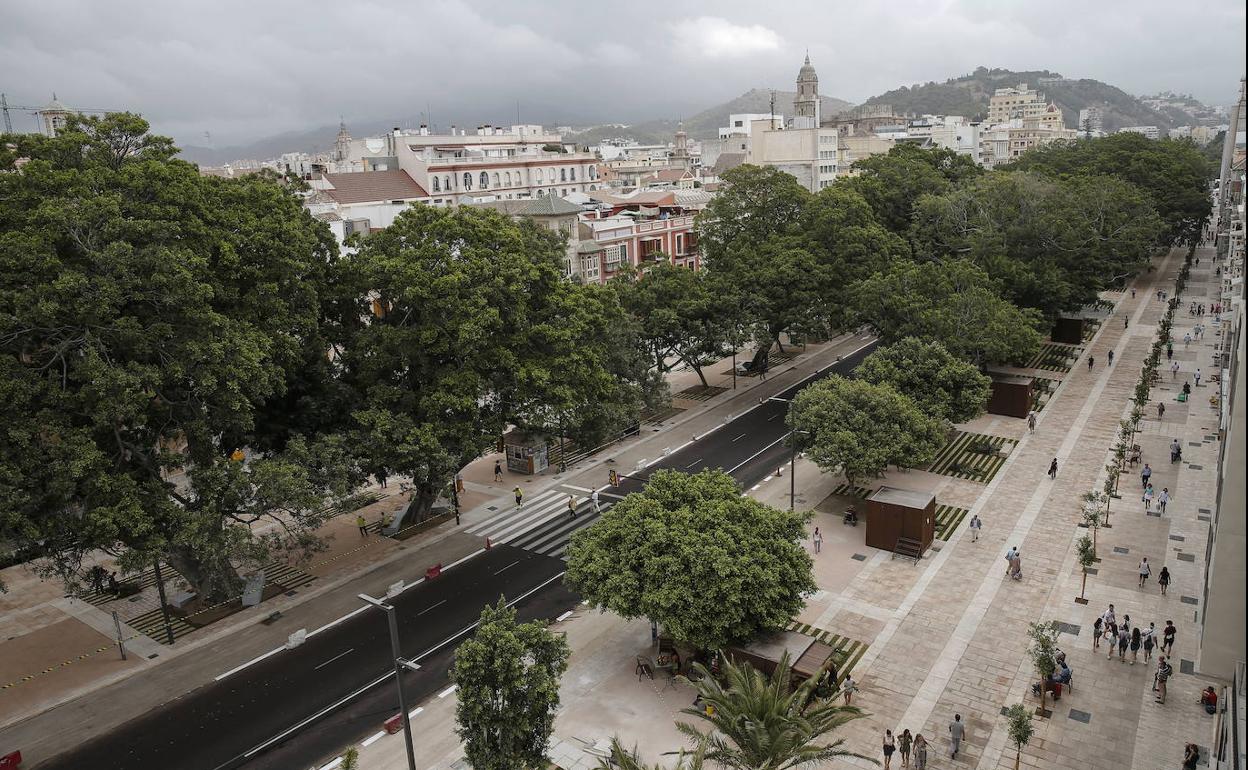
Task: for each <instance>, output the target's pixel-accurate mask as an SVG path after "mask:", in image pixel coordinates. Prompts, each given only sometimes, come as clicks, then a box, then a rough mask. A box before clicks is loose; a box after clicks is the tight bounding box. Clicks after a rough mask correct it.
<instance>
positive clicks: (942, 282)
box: [851, 259, 1043, 366]
mask: <svg viewBox="0 0 1248 770" xmlns="http://www.w3.org/2000/svg"><path fill="white" fill-rule="evenodd" d="M851 296H852V298H853V303H854V307H855V309H856V311H857V313H858V316H859V317H860V319H861V320H862V321H863V322H865V323H867V324H869V325H870V326H871V327H872V328H874V329H875V331H876V333H877V334H879V335H880V339H881V341H882V342H883V343H884V344H886V345H891V344H893V343H895V342H897V341H899V340H901V339H904V338H906V337H917V338H919V339H922V340H931V341H935V342H939V343H941V344H942V345H944V346H945V348H946V349H947V350H948V351H949V352H950V353H952V354H953V355H955V356H958V357H959V358H963V359H966V360H969V361H971V362H972V363H974V364H976V365H978V366H984V365H986V364H988V363H989V362H1008V361H1012V360H1015V359H1019V358H1024V359H1025V358H1026V357H1029V356H1031V355H1032V354H1033V353H1034V352H1035V351H1036V350H1038V349H1039V347H1040V343H1041V340H1042V339H1043V337H1042V336H1041V334H1040V331H1039V330H1040V328H1041V326H1042V322H1041V317H1040V314H1039V313H1038V312H1037V311H1035V310H1030V309H1028V310H1021V309H1019V308H1017V307H1014V306H1013V305H1011V304H1010V303H1009V302H1008V301H1006V300H1005V299H1003V298H1002V297H1001V296H1000V294H999V290H998V284H997V283H996V282H995V281H993V280H992V279H991V278H990V277H989V276H988V274H987V273H986V272H984V270H982V269H981V268H979V267H976V266H975V265H973V264H972V263H971V262H969V261H967V260H965V259H956V260H949V261H944V262H922V263H916V262H907V261H897V262H894V263H893V264H892V265H890V266H889V268H888V270H887V271H884V272H880V273H876V274H875V275H873V276H872V277H870V278H868V279H867V280H865V281H862V282H861V283H859V284H858V285H857V286H856V287H854V289H853V291H852V295H851Z"/></svg>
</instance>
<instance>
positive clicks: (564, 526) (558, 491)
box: [465, 487, 616, 558]
mask: <svg viewBox="0 0 1248 770" xmlns="http://www.w3.org/2000/svg"><path fill="white" fill-rule="evenodd" d="M569 495H574V496H575V497H576V502H577V505H576V515H575V516H572V515H570V514H569V513H568V497H569ZM601 497H602V498H606V497H607V496H606V495H605V494H604V495H601ZM611 497H616V495H612V496H611ZM613 505H615V502H614V501H613V500H609V499H602V500H600V501H599V503H598V510H597V511H594V506H593V503H591V502H590V499H589V496H588V495H586V494H584V493H583V492H582V491H581V490H580V488H573V491H568V490H567V489H563V488H560V487H556V488H554V489H548V490H546V491H545V492H540V493H538V494H536V495H534V496H533V497H532V498H526V499H525V500H524V505H522V506H520V507H519V508H517V507H515V506H509V507H508V509H507V510H505V511H500V512H498V513H496V514H494V515H493V516H491V517H490V518H489V519H487V520H485V521H483V522H480V523H478V524H474V525H472V526H470V527H468V528H467V530H465V531H466V532H468V533H469V534H472V535H477V536H479V537H488V538H489V539H490V542H491V543H492V544H494V545H502V544H504V543H505V544H507V545H511V546H515V547H516V548H524V549H525V550H528V551H533V552H535V553H540V554H543V555H545V556H554V557H556V558H562V557H563V555H564V552H565V551H566V550H567V547H568V540H569V539H570V538H571V537H572V533H573V532H575V531H577V530H578V529H581V528H583V527H587V526H589V525H590V524H592V523H594V522H595V521H596V520H597V519H598V517H599V516H600V515H602V514H603V513H604V512H606V511H607V510H608V509H610V508H611V506H613Z"/></svg>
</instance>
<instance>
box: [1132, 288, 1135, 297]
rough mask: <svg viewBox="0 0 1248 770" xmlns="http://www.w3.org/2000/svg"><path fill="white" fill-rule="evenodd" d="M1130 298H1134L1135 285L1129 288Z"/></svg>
mask: <svg viewBox="0 0 1248 770" xmlns="http://www.w3.org/2000/svg"><path fill="white" fill-rule="evenodd" d="M1131 299H1135V287H1132V288H1131Z"/></svg>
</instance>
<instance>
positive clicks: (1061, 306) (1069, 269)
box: [914, 172, 1162, 318]
mask: <svg viewBox="0 0 1248 770" xmlns="http://www.w3.org/2000/svg"><path fill="white" fill-rule="evenodd" d="M1161 231H1162V224H1161V221H1160V219H1158V217H1157V215H1156V214H1155V213H1154V212H1153V208H1152V206H1151V205H1150V203H1149V201H1148V199H1147V198H1146V197H1145V196H1144V195H1143V194H1141V193H1140V192H1139V191H1138V190H1137V189H1136V188H1135V187H1133V186H1132V185H1130V184H1128V183H1126V182H1124V181H1122V180H1121V179H1118V178H1117V177H1106V176H1082V175H1080V176H1075V177H1073V178H1070V179H1058V180H1054V179H1048V178H1045V177H1042V176H1038V175H1035V174H1024V173H1007V172H994V173H991V174H985V175H983V176H981V177H979V178H977V179H975V180H973V181H971V182H970V183H968V184H965V185H963V186H961V187H959V188H958V189H957V190H955V191H953V192H951V193H949V194H947V195H943V196H931V197H927V198H924V199H923V200H922V201H920V203H919V205H918V208H917V211H916V214H915V224H914V237H915V241H916V250H917V252H918V253H919V255H920V256H922V257H924V258H926V259H945V258H952V257H965V258H968V259H970V260H971V261H973V262H974V263H975V264H977V265H979V266H980V267H982V268H983V269H984V270H985V271H987V273H988V274H989V275H991V276H992V277H994V278H995V279H997V280H998V281H1000V284H1001V286H1002V287H1003V290H1004V291H1003V293H1004V295H1005V296H1006V297H1007V298H1009V299H1011V300H1012V301H1013V302H1014V303H1015V304H1017V305H1020V306H1022V307H1033V308H1037V309H1039V310H1041V311H1042V312H1043V313H1044V314H1045V315H1046V316H1047V317H1049V318H1054V317H1056V316H1057V315H1059V314H1060V313H1061V312H1063V311H1073V310H1077V309H1079V308H1080V307H1082V306H1083V305H1086V304H1088V303H1090V302H1093V301H1095V300H1096V298H1097V295H1098V292H1100V291H1101V290H1103V289H1105V288H1108V287H1109V286H1111V285H1113V284H1115V283H1117V282H1121V281H1122V280H1123V279H1124V278H1125V277H1126V276H1128V275H1130V274H1131V273H1133V272H1135V271H1136V270H1138V269H1139V268H1140V267H1141V266H1142V265H1143V264H1144V263H1145V262H1146V261H1147V260H1148V258H1149V256H1150V254H1151V253H1152V250H1153V248H1154V245H1155V244H1156V242H1157V240H1158V238H1159V237H1160V235H1161Z"/></svg>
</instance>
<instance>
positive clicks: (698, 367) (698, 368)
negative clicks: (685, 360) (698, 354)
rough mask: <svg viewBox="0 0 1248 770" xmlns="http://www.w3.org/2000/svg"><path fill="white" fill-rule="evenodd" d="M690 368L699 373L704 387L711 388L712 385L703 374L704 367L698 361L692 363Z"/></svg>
mask: <svg viewBox="0 0 1248 770" xmlns="http://www.w3.org/2000/svg"><path fill="white" fill-rule="evenodd" d="M689 366H690V368H692V369H693V371H694V372H695V373H697V375H698V379H699V380H701V381H702V387H704V388H709V387H710V384H709V383H707V381H706V375H705V374H704V373H703V372H702V366H701V365H700V364H699V363H698V362H697V361H690V362H689Z"/></svg>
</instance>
